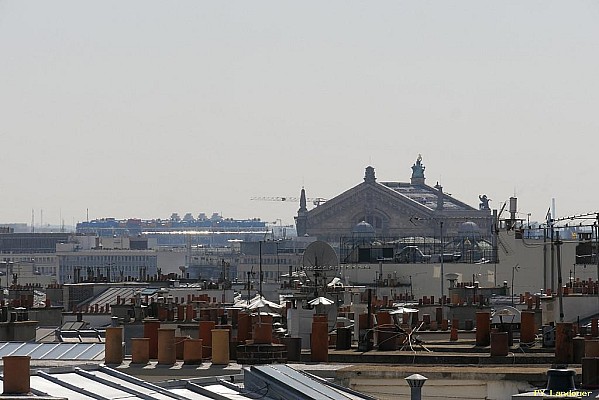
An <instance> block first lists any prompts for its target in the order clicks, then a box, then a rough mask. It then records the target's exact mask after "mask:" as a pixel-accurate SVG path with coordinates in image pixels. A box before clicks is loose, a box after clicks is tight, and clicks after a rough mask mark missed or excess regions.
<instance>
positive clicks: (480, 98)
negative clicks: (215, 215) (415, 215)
mask: <svg viewBox="0 0 599 400" xmlns="http://www.w3.org/2000/svg"><path fill="white" fill-rule="evenodd" d="M598 105H599V3H598V2H596V1H560V2H555V1H493V2H491V1H480V0H475V1H451V2H450V1H444V0H443V1H441V0H440V1H420V0H418V1H416V0H414V1H379V2H372V1H360V2H358V1H326V2H323V1H302V2H287V1H251V2H250V1H213V2H204V1H177V2H166V1H148V0H143V1H86V2H82V1H20V0H19V1H17V0H13V1H0V146H1V149H2V155H1V156H0V169H1V171H2V172H1V174H0V189H1V190H2V193H3V197H4V201H3V206H2V207H0V221H3V222H29V221H30V220H31V210H32V209H35V210H36V219H39V210H40V209H43V210H44V222H49V223H59V215H60V213H62V216H63V218H64V220H65V222H66V223H67V224H69V223H71V222H72V221H75V222H76V221H80V220H84V219H85V213H86V209H87V208H89V214H90V218H100V217H110V216H111V217H117V218H126V217H140V218H155V217H161V218H167V217H168V216H170V214H171V213H172V212H179V213H180V214H183V213H185V212H192V213H193V214H194V215H197V214H198V213H199V212H206V213H212V212H222V213H223V215H224V216H225V217H233V218H251V217H261V218H262V219H264V220H268V221H274V220H276V219H278V218H280V219H282V220H283V221H284V222H289V223H291V222H292V221H293V220H292V217H293V215H294V214H295V212H296V211H297V208H298V207H297V204H295V203H271V202H259V201H250V197H252V196H297V195H299V191H300V189H301V187H302V185H304V186H305V188H306V190H307V194H308V196H310V197H325V198H331V197H333V196H335V195H337V194H339V193H341V192H343V191H344V190H346V189H348V188H350V187H352V186H354V185H356V184H358V183H360V182H361V181H362V178H363V175H364V168H365V167H366V166H367V165H369V164H371V165H372V166H374V167H375V169H376V174H377V178H378V179H379V180H387V181H388V180H399V181H408V180H409V177H410V173H411V170H410V167H411V165H412V164H413V162H414V161H415V159H416V157H417V156H418V154H419V153H421V154H422V156H423V159H424V160H423V162H424V164H425V165H426V167H427V168H426V177H427V183H429V184H430V185H431V186H432V185H434V184H435V183H436V181H437V180H439V181H440V182H441V184H442V185H443V186H444V188H445V190H446V191H447V192H449V193H452V194H453V195H454V196H455V197H457V198H458V199H460V200H463V201H465V202H467V203H469V204H470V205H472V206H475V207H476V206H477V205H478V195H479V194H482V193H486V194H487V195H488V196H489V197H490V198H491V199H492V200H493V201H492V202H491V206H492V207H493V208H499V207H500V205H501V203H502V202H503V201H505V200H507V199H508V198H509V197H510V196H512V195H514V193H515V194H516V195H517V196H518V198H519V203H520V211H521V212H522V213H523V215H524V218H525V217H526V213H532V219H542V218H543V216H544V215H545V212H546V211H547V208H548V207H549V206H550V204H551V198H552V197H555V198H556V202H557V212H558V214H559V215H570V214H578V213H583V212H588V211H598V210H599V202H598V201H597V200H598V198H599V187H598V185H597V183H596V182H597V180H596V176H597V168H596V165H598V164H599V161H598V160H597V156H596V153H597V151H599V138H598V137H597V135H596V133H597V131H598V128H599V122H598V111H597V110H598ZM37 222H39V220H38V221H37Z"/></svg>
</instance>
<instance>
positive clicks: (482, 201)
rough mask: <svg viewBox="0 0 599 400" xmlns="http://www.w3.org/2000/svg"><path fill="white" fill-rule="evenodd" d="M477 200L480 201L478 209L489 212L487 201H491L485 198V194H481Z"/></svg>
mask: <svg viewBox="0 0 599 400" xmlns="http://www.w3.org/2000/svg"><path fill="white" fill-rule="evenodd" d="M478 199H479V200H480V204H479V205H478V208H479V209H480V210H490V209H491V208H489V201H491V199H489V198H487V195H486V194H481V195H480V196H478Z"/></svg>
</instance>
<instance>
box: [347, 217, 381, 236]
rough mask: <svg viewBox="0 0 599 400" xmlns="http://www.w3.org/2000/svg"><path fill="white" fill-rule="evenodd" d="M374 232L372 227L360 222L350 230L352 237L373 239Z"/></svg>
mask: <svg viewBox="0 0 599 400" xmlns="http://www.w3.org/2000/svg"><path fill="white" fill-rule="evenodd" d="M375 232H376V231H375V230H374V227H373V226H372V225H370V224H369V223H368V222H366V221H362V222H360V223H359V224H357V225H356V226H354V227H353V229H352V230H351V233H352V234H353V235H354V236H360V237H374V236H375Z"/></svg>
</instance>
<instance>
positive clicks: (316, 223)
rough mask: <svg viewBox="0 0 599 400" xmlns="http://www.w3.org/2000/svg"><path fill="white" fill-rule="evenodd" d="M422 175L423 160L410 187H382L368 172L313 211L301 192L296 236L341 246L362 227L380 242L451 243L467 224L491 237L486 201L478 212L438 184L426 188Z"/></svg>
mask: <svg viewBox="0 0 599 400" xmlns="http://www.w3.org/2000/svg"><path fill="white" fill-rule="evenodd" d="M424 170H425V166H424V165H423V164H422V158H421V157H420V156H419V157H418V159H417V160H416V162H415V163H414V165H413V166H412V177H411V179H410V182H378V181H377V179H376V176H375V171H374V168H373V167H371V166H369V167H367V168H366V172H365V175H364V181H363V182H362V183H360V184H358V185H356V186H354V187H353V188H350V189H348V190H347V191H345V192H343V193H341V194H339V195H338V196H336V197H334V198H333V199H331V200H328V201H326V202H325V203H323V204H321V205H319V206H316V207H315V208H313V209H311V210H308V209H307V207H306V193H305V191H304V189H302V192H301V197H300V208H299V210H298V213H297V216H296V217H295V221H296V228H297V235H298V236H305V235H308V236H314V237H317V238H318V240H323V241H327V242H329V243H331V244H338V243H339V241H340V238H342V237H347V236H351V235H352V231H353V229H354V228H355V227H356V225H358V224H360V223H361V222H366V223H368V224H369V225H371V226H372V227H373V228H374V231H375V232H374V233H375V236H377V237H395V238H399V237H408V236H409V237H416V236H421V237H440V236H443V235H444V236H447V237H450V236H455V235H457V234H458V232H459V230H460V227H462V224H463V223H465V222H473V223H475V224H476V225H477V226H478V228H479V229H480V231H481V233H483V235H485V234H487V233H488V234H490V229H491V222H492V215H491V210H490V208H489V206H488V200H487V198H486V196H485V195H481V196H480V197H479V199H480V201H481V203H480V204H479V207H478V208H474V207H472V206H470V205H468V204H466V203H465V202H462V201H460V200H458V199H456V198H455V197H453V196H451V195H450V194H447V193H444V192H443V187H442V186H441V185H440V184H439V183H437V184H436V185H435V186H434V187H431V186H429V185H427V184H426V181H425V176H424Z"/></svg>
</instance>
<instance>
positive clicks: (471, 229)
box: [458, 221, 480, 236]
mask: <svg viewBox="0 0 599 400" xmlns="http://www.w3.org/2000/svg"><path fill="white" fill-rule="evenodd" d="M458 234H459V235H460V236H472V235H480V228H479V227H478V225H476V224H475V223H474V222H472V221H468V222H464V223H463V224H461V225H460V227H459V228H458Z"/></svg>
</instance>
